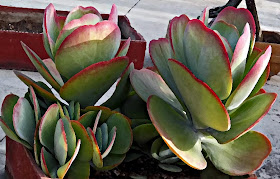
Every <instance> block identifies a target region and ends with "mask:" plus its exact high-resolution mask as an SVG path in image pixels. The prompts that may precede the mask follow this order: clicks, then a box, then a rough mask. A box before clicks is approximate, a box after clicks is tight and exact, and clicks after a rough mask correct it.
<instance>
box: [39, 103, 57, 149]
mask: <svg viewBox="0 0 280 179" xmlns="http://www.w3.org/2000/svg"><path fill="white" fill-rule="evenodd" d="M58 119H59V106H58V105H57V104H53V105H51V106H50V107H49V108H48V110H47V111H46V112H45V114H44V116H43V117H42V119H41V123H40V127H39V139H40V142H41V144H42V145H43V146H45V147H46V148H47V149H48V150H49V151H51V152H54V150H53V149H54V133H55V128H56V124H57V121H58Z"/></svg>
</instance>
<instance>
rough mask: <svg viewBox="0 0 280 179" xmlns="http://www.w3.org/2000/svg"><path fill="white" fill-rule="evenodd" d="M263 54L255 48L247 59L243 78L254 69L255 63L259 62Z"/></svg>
mask: <svg viewBox="0 0 280 179" xmlns="http://www.w3.org/2000/svg"><path fill="white" fill-rule="evenodd" d="M263 53H264V52H263V51H262V50H261V49H259V48H257V47H254V49H253V51H252V53H251V54H250V55H249V56H248V58H247V62H246V67H245V71H244V75H243V78H244V77H245V76H246V75H247V74H248V72H249V71H250V70H251V69H252V67H253V66H254V65H255V63H256V62H257V61H258V59H259V58H260V56H261V55H262V54H263Z"/></svg>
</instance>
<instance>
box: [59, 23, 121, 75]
mask: <svg viewBox="0 0 280 179" xmlns="http://www.w3.org/2000/svg"><path fill="white" fill-rule="evenodd" d="M120 42H121V32H120V29H119V27H118V26H117V25H116V24H115V23H113V22H111V21H102V22H99V23H97V24H95V25H87V26H81V27H78V28H77V29H76V30H74V31H73V32H72V33H71V34H70V35H68V36H67V38H66V39H65V40H64V41H63V43H62V44H61V45H60V47H59V49H58V50H57V53H56V56H55V64H56V67H57V70H58V71H59V72H60V74H61V75H62V76H63V77H65V78H67V79H70V78H71V77H72V76H74V75H75V74H77V73H78V72H80V71H82V70H83V69H85V68H86V67H89V66H91V65H92V64H95V63H98V62H102V61H109V60H111V59H112V58H114V56H115V55H116V53H117V51H118V49H119V45H120ZM79 59H83V60H79ZM112 71H114V70H112ZM102 74H103V73H102Z"/></svg>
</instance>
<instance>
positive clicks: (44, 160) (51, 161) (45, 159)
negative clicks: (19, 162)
mask: <svg viewBox="0 0 280 179" xmlns="http://www.w3.org/2000/svg"><path fill="white" fill-rule="evenodd" d="M40 156H41V157H40V160H41V168H42V170H43V171H44V173H45V174H46V175H48V176H49V177H51V178H57V175H56V171H57V169H58V167H59V164H58V162H57V160H56V159H55V158H54V157H53V156H52V154H51V153H49V152H48V151H47V150H46V149H45V148H44V147H43V148H42V149H41V155H40Z"/></svg>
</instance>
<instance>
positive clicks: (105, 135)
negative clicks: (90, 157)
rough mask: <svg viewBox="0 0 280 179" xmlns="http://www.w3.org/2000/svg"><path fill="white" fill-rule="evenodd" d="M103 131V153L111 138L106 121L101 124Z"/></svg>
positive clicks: (101, 148)
mask: <svg viewBox="0 0 280 179" xmlns="http://www.w3.org/2000/svg"><path fill="white" fill-rule="evenodd" d="M100 129H101V133H102V147H100V151H101V153H102V152H104V151H105V150H106V148H107V145H108V142H109V141H108V140H109V131H108V125H107V124H106V123H103V124H102V125H101V126H100Z"/></svg>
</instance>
